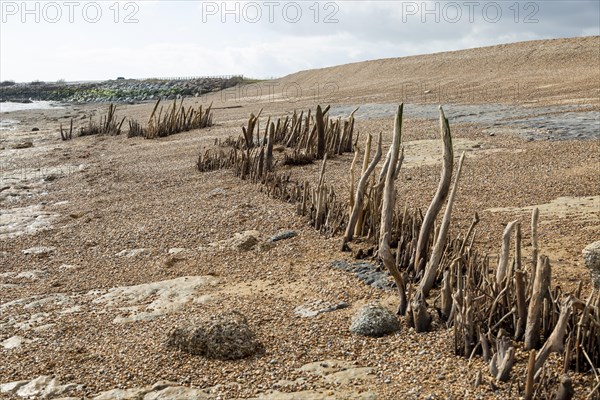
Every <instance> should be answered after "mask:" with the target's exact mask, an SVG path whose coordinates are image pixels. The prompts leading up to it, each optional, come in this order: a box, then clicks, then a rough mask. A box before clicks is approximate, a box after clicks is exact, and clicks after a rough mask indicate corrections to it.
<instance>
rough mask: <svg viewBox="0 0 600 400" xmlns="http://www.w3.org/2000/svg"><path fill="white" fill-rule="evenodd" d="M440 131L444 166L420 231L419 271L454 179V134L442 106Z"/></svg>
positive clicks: (417, 249) (417, 251)
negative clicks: (451, 133) (437, 218)
mask: <svg viewBox="0 0 600 400" xmlns="http://www.w3.org/2000/svg"><path fill="white" fill-rule="evenodd" d="M440 131H441V136H442V141H443V143H444V150H443V158H444V161H443V166H442V176H441V178H440V183H439V185H438V188H437V191H436V193H435V196H434V197H433V200H432V201H431V204H430V205H429V208H428V209H427V213H426V214H425V218H423V223H422V224H421V230H420V232H419V240H418V241H417V248H416V253H415V261H414V267H415V269H417V270H418V271H420V270H421V269H422V267H421V265H423V267H424V264H425V263H424V262H423V261H421V260H424V259H425V257H426V252H427V244H428V242H429V235H430V234H431V230H432V229H433V225H434V223H435V219H436V217H437V215H438V213H439V212H440V209H441V208H442V205H443V203H444V201H445V200H446V197H447V196H448V190H449V189H450V180H451V179H452V166H453V163H454V150H453V147H452V136H451V135H450V125H449V124H448V119H447V118H446V116H445V115H444V110H443V109H442V107H441V106H440Z"/></svg>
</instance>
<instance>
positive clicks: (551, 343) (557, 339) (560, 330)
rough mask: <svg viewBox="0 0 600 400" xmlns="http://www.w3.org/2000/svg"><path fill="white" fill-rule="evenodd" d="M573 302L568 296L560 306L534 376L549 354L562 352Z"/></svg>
mask: <svg viewBox="0 0 600 400" xmlns="http://www.w3.org/2000/svg"><path fill="white" fill-rule="evenodd" d="M538 267H539V266H538ZM574 301H575V298H574V297H573V296H571V295H569V296H568V297H567V298H566V299H565V300H564V301H563V303H562V304H561V307H560V316H559V317H558V322H557V323H556V326H555V327H554V330H553V331H552V333H551V334H550V336H549V337H548V339H547V340H546V343H544V345H543V346H542V348H541V349H540V351H539V352H538V355H537V357H536V358H535V373H536V375H537V374H538V373H539V371H540V369H541V368H542V366H543V365H544V363H545V362H546V359H547V358H548V356H549V355H550V353H551V352H555V353H560V352H562V351H563V345H564V343H563V340H564V337H565V333H566V331H567V323H568V322H569V317H570V316H571V307H572V306H573V303H574Z"/></svg>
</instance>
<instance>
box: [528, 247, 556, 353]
mask: <svg viewBox="0 0 600 400" xmlns="http://www.w3.org/2000/svg"><path fill="white" fill-rule="evenodd" d="M549 283H550V262H549V260H548V257H546V256H539V257H538V264H537V267H536V274H535V278H534V280H533V290H532V293H531V300H530V301H529V309H528V311H527V325H526V327H525V350H531V349H534V348H535V347H536V346H537V343H538V340H539V330H540V319H541V312H542V303H543V301H544V297H545V296H546V291H547V290H548V286H549Z"/></svg>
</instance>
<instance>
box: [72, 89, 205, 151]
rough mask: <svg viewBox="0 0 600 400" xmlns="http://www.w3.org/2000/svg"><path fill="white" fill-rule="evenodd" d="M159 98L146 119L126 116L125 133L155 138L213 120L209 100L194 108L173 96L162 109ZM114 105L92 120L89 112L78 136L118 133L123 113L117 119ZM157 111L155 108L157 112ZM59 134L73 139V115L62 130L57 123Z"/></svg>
mask: <svg viewBox="0 0 600 400" xmlns="http://www.w3.org/2000/svg"><path fill="white" fill-rule="evenodd" d="M160 102H161V100H160V99H159V100H158V101H157V102H156V104H155V105H154V108H153V110H152V114H151V115H150V118H149V119H148V123H147V124H146V125H145V126H144V125H142V124H140V123H139V122H137V121H135V120H131V119H130V120H129V131H128V133H127V137H138V136H139V137H144V138H146V139H155V138H159V137H165V136H169V135H173V134H176V133H180V132H187V131H190V130H194V129H202V128H206V127H209V126H212V124H213V114H212V111H211V108H212V103H211V104H210V105H209V106H208V107H207V108H206V109H205V110H203V107H202V105H200V106H199V107H198V108H197V109H195V108H193V107H192V106H189V107H185V106H184V105H183V99H181V102H180V103H177V100H174V101H173V103H172V104H170V105H169V106H168V107H167V109H166V111H165V112H164V113H163V106H161V107H160V109H159V108H158V106H159V105H160ZM116 111H117V106H116V105H114V104H110V105H109V107H108V112H107V114H106V115H103V116H102V117H101V118H100V122H99V123H98V122H96V121H94V120H93V119H92V117H91V116H90V118H89V122H88V125H87V126H86V127H83V128H81V130H80V132H79V136H90V135H110V136H118V135H120V134H121V133H122V128H123V123H124V122H125V117H123V118H121V119H119V118H118V117H117V115H116ZM157 111H158V112H157ZM60 136H61V139H62V140H63V141H66V140H71V139H73V119H71V125H70V128H69V131H68V132H67V131H65V130H63V127H62V124H61V125H60Z"/></svg>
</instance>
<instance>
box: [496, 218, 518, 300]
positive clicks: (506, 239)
mask: <svg viewBox="0 0 600 400" xmlns="http://www.w3.org/2000/svg"><path fill="white" fill-rule="evenodd" d="M518 223H519V221H518V220H516V221H512V222H510V223H509V224H508V225H507V226H506V228H505V229H504V233H503V235H502V250H501V251H500V260H499V261H498V269H497V270H496V285H497V287H498V290H502V286H503V281H504V278H505V277H506V272H507V269H508V257H509V255H510V238H511V236H512V233H513V230H514V229H515V225H517V224H518Z"/></svg>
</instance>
